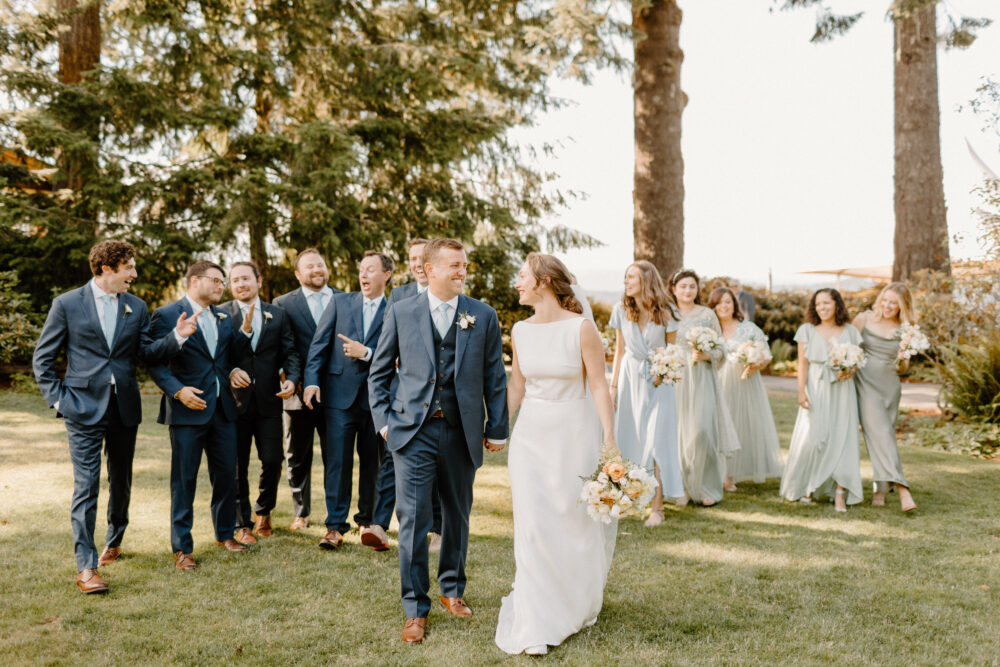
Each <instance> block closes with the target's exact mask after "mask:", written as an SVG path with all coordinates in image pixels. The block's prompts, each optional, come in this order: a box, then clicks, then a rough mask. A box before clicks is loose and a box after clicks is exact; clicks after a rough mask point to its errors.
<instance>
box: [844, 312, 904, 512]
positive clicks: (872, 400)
mask: <svg viewBox="0 0 1000 667" xmlns="http://www.w3.org/2000/svg"><path fill="white" fill-rule="evenodd" d="M861 341H862V342H861V347H862V349H864V351H865V354H866V355H868V363H867V364H866V365H865V367H864V368H862V369H861V370H859V371H858V373H857V375H855V376H854V377H855V383H856V384H857V388H858V409H859V413H860V417H861V430H862V431H864V433H865V446H866V447H867V448H868V458H869V459H870V460H871V463H872V472H873V473H874V474H873V475H872V477H873V479H874V482H875V483H874V488H875V491H876V492H878V493H886V492H888V491H889V484H890V482H894V483H896V484H899V485H900V486H905V487H907V488H909V484H907V483H906V478H904V477H903V464H902V462H901V461H900V460H899V448H898V447H897V446H896V417H897V416H898V415H899V399H900V397H901V396H902V395H903V390H902V385H901V384H900V382H899V376H898V375H897V374H896V356H897V355H898V354H899V341H898V340H892V339H889V338H883V337H882V336H879V335H878V334H877V333H875V332H873V331H872V330H871V329H869V328H868V327H865V328H863V329H862V330H861Z"/></svg>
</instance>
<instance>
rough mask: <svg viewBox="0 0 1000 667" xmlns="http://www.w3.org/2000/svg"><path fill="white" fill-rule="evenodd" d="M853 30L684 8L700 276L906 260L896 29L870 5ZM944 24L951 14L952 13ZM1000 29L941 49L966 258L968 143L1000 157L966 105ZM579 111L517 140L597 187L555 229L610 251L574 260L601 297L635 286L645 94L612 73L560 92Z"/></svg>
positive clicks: (582, 187) (992, 59)
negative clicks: (635, 207) (897, 146)
mask: <svg viewBox="0 0 1000 667" xmlns="http://www.w3.org/2000/svg"><path fill="white" fill-rule="evenodd" d="M852 4H853V5H855V6H857V7H861V8H867V9H868V10H869V11H868V13H867V14H866V16H865V17H864V18H863V19H862V20H861V21H860V22H859V23H858V24H857V25H855V27H854V29H853V30H852V31H851V32H850V33H849V34H848V35H847V36H846V37H842V38H840V39H837V40H835V41H834V42H832V43H826V44H811V43H810V42H809V37H810V36H811V35H812V33H813V29H814V25H815V23H814V14H813V13H812V12H811V11H808V10H805V11H792V12H777V11H775V12H774V13H770V12H769V8H771V7H772V6H773V3H772V2H770V0H740V1H739V2H733V1H732V0H682V1H681V7H682V9H683V10H684V22H683V25H682V27H681V34H682V37H681V46H682V48H683V49H684V53H685V59H684V64H683V66H682V69H681V76H682V85H683V88H684V91H685V92H686V93H687V95H688V97H689V103H688V106H687V108H686V109H685V111H684V116H683V151H684V162H685V164H684V172H685V174H684V183H685V189H686V198H685V202H684V217H685V225H686V230H685V236H686V239H685V253H684V262H685V265H686V266H689V267H691V268H694V269H695V270H697V271H699V272H700V273H701V274H702V275H705V276H713V275H721V274H727V275H735V276H738V277H739V278H741V279H742V280H743V281H744V282H746V283H748V284H755V285H761V286H763V285H765V284H766V282H767V277H768V269H769V268H770V269H771V270H772V271H773V274H774V283H775V285H776V286H777V285H780V284H789V283H791V284H806V283H815V282H816V281H817V280H819V281H822V282H828V283H831V284H832V282H833V278H829V279H826V278H822V277H819V278H815V277H814V278H810V277H809V276H802V275H799V273H798V272H800V271H808V270H812V269H832V268H843V267H863V266H876V265H888V264H892V253H893V250H892V238H893V225H894V218H893V82H892V24H891V23H890V22H888V21H887V20H885V19H884V18H883V16H882V15H881V14H880V13H879V11H872V7H871V6H872V5H881V4H885V5H888V2H885V3H871V2H864V3H862V2H846V1H845V2H835V3H833V5H834V6H835V7H836V8H837V9H838V10H843V11H845V12H846V11H849V10H850V9H852V7H851V5H852ZM946 4H947V6H949V7H951V9H952V10H953V11H954V13H956V14H965V15H969V16H976V17H979V16H986V17H990V18H993V19H995V20H998V21H1000V11H998V9H997V8H996V6H995V5H996V3H995V1H994V0H947V2H946ZM938 27H939V30H940V29H941V20H940V18H939V26H938ZM998 68H1000V24H998V25H994V26H992V27H990V28H988V29H986V30H985V31H982V32H981V33H980V36H979V39H978V40H977V41H976V43H975V44H974V45H973V46H972V48H970V49H968V50H966V51H947V52H946V51H944V50H939V52H938V77H939V80H940V97H939V102H940V109H941V149H942V160H943V163H944V180H945V183H944V186H945V200H946V204H947V206H948V225H949V230H950V233H951V234H952V236H953V237H954V236H955V235H959V236H961V237H963V238H962V239H961V240H959V241H957V242H955V241H954V240H953V242H952V249H951V252H952V257H953V258H960V257H970V256H975V255H977V254H978V252H979V251H978V246H977V244H976V242H975V236H976V218H975V216H974V215H973V214H972V212H971V210H972V208H973V207H974V206H975V204H976V199H975V197H974V196H973V195H972V194H970V190H971V189H972V188H974V187H976V186H977V185H978V184H980V183H981V181H982V172H981V171H980V169H979V167H977V166H976V165H975V163H974V162H973V161H972V159H971V157H970V156H969V152H968V149H967V147H966V143H965V142H966V139H968V140H969V141H970V142H971V143H972V145H973V146H974V147H975V149H976V152H977V153H978V154H979V155H980V157H981V158H982V159H984V160H985V161H986V163H987V164H989V165H990V166H992V168H993V169H994V170H995V171H1000V150H998V145H997V144H998V142H997V138H996V137H995V136H990V135H986V134H983V132H982V126H983V124H984V123H983V122H982V121H981V119H978V118H976V117H975V116H973V115H972V113H971V112H969V111H968V110H966V111H960V110H959V106H960V105H963V104H965V103H967V102H968V100H970V99H971V98H973V97H974V96H975V90H976V87H977V85H978V84H979V82H980V79H981V77H983V76H986V75H994V76H996V75H998V74H1000V69H998ZM555 91H556V93H557V94H558V95H560V96H562V97H565V98H568V99H571V100H573V101H574V104H572V105H570V106H569V107H567V108H565V109H562V110H559V111H555V112H552V113H549V114H547V115H545V116H544V117H541V118H540V119H539V122H538V124H537V126H536V127H535V128H532V129H531V130H529V131H527V132H524V133H519V137H520V138H522V139H525V140H527V141H529V142H533V143H538V144H540V143H542V142H543V141H549V142H558V143H560V144H561V145H562V147H561V149H560V150H558V152H557V155H556V156H555V157H554V158H551V159H545V160H544V161H543V162H542V167H543V168H544V169H546V170H548V171H552V172H555V173H557V174H559V177H560V178H559V180H558V182H557V184H556V185H557V187H559V188H561V189H563V190H575V191H582V192H584V193H586V195H587V198H586V199H584V200H576V201H571V203H570V207H569V208H568V209H567V210H563V211H562V212H561V213H560V215H558V216H557V217H554V218H552V219H551V220H548V221H547V222H548V223H556V222H558V223H560V224H565V225H568V226H571V227H575V228H577V229H580V230H582V231H585V232H587V233H589V234H592V235H594V236H596V237H598V238H599V239H601V240H602V241H604V242H605V243H606V244H607V246H606V247H604V248H601V249H598V250H590V251H574V252H571V253H569V254H567V255H565V256H563V258H564V259H565V260H566V261H567V263H568V264H569V267H570V269H571V270H573V271H574V272H575V273H576V274H577V276H578V277H579V279H580V283H581V285H582V286H583V287H585V288H587V289H589V290H613V289H618V288H619V287H620V285H621V278H622V275H623V273H624V270H625V267H626V266H627V265H628V264H629V262H630V261H631V260H632V166H633V134H632V90H631V85H630V81H629V80H628V78H627V76H622V75H617V74H613V73H610V72H602V73H600V74H598V76H597V77H596V78H595V81H594V83H593V84H592V85H591V86H582V85H578V84H575V83H570V82H558V83H556V85H555Z"/></svg>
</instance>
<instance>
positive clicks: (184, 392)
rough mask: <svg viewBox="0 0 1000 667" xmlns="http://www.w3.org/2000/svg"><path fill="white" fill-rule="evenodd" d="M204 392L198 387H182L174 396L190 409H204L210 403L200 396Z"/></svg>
mask: <svg viewBox="0 0 1000 667" xmlns="http://www.w3.org/2000/svg"><path fill="white" fill-rule="evenodd" d="M200 393H202V391H201V389H198V388H197V387H181V390H180V391H178V392H177V393H176V394H174V398H176V399H177V400H178V401H180V402H181V403H182V404H183V405H184V407H185V408H187V409H189V410H204V409H205V408H206V407H207V406H208V403H206V402H205V401H203V400H201V399H200V398H198V394H200Z"/></svg>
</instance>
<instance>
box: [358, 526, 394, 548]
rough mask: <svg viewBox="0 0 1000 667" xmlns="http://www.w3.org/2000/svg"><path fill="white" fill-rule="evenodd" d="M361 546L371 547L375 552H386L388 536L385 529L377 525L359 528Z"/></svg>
mask: <svg viewBox="0 0 1000 667" xmlns="http://www.w3.org/2000/svg"><path fill="white" fill-rule="evenodd" d="M361 544H363V545H365V546H366V547H371V548H372V549H374V550H375V551H388V550H389V536H388V535H386V534H385V529H384V528H382V526H379V525H378V524H372V525H371V526H361Z"/></svg>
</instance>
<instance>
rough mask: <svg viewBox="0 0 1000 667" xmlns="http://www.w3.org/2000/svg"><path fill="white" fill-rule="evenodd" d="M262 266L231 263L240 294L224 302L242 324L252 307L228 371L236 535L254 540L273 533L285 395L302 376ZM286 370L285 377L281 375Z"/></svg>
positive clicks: (292, 341)
mask: <svg viewBox="0 0 1000 667" xmlns="http://www.w3.org/2000/svg"><path fill="white" fill-rule="evenodd" d="M261 287H262V280H261V276H260V269H258V268H257V265H256V264H255V263H253V262H236V263H235V264H233V265H232V266H231V267H230V268H229V289H230V291H231V292H232V293H233V296H234V297H236V298H235V299H234V300H233V301H230V302H229V303H226V304H223V305H222V306H220V308H221V310H223V311H224V312H226V313H229V316H230V317H231V318H232V320H233V326H235V327H240V326H242V324H243V319H244V318H245V317H246V316H247V313H249V312H250V308H251V307H252V308H253V323H252V327H253V337H252V338H251V339H250V350H249V351H248V352H247V353H246V354H245V355H244V356H243V357H242V358H241V359H240V360H239V362H238V363H237V366H236V368H234V369H233V370H232V372H231V373H230V374H229V383H230V386H231V387H232V392H233V398H235V399H236V407H237V408H238V410H239V413H240V416H239V418H238V419H237V420H236V541H237V542H239V543H241V544H254V543H255V542H256V541H257V540H256V539H255V538H254V535H253V534H254V533H255V532H256V533H257V535H259V536H260V537H270V536H271V510H273V509H274V505H275V502H276V501H277V497H278V483H279V481H280V480H281V462H282V460H284V458H285V450H284V448H283V447H282V442H281V441H282V434H281V401H282V399H289V398H291V397H292V395H294V393H295V385H296V384H298V382H299V377H300V369H301V366H300V362H299V354H298V352H296V351H295V336H294V334H293V333H292V323H291V320H289V318H288V314H287V313H286V312H285V311H284V310H283V309H282V308H279V307H277V306H273V305H271V304H269V303H264V302H263V301H261V299H260V296H259V294H260V288H261ZM282 375H283V376H284V377H282ZM251 441H255V442H256V443H257V457H258V458H259V459H260V463H261V470H260V480H259V481H258V484H257V489H258V493H257V502H256V504H255V505H254V506H253V512H254V514H256V515H257V519H256V525H255V524H254V523H253V522H252V519H251V516H250V481H249V479H248V476H249V475H248V471H249V467H250V443H251Z"/></svg>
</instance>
